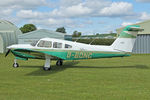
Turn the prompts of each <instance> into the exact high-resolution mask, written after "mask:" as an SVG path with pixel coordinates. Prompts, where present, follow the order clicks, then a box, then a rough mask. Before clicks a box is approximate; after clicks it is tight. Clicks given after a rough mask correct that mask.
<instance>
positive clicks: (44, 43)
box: [37, 40, 52, 48]
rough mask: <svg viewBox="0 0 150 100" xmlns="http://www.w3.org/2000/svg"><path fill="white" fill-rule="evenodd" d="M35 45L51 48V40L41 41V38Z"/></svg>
mask: <svg viewBox="0 0 150 100" xmlns="http://www.w3.org/2000/svg"><path fill="white" fill-rule="evenodd" d="M37 46H38V47H45V48H51V47H52V42H51V41H43V40H41V41H40V42H39V44H38V45H37Z"/></svg>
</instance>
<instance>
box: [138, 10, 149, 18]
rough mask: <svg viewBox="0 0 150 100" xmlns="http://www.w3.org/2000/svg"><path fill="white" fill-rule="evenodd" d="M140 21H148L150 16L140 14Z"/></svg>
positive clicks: (144, 13)
mask: <svg viewBox="0 0 150 100" xmlns="http://www.w3.org/2000/svg"><path fill="white" fill-rule="evenodd" d="M139 19H140V20H148V19H150V14H148V13H146V12H143V13H141V16H140V17H139Z"/></svg>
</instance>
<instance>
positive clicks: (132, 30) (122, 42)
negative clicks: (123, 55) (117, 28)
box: [111, 25, 144, 52]
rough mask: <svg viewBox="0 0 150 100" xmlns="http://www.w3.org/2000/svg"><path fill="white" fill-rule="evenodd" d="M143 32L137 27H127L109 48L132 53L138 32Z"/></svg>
mask: <svg viewBox="0 0 150 100" xmlns="http://www.w3.org/2000/svg"><path fill="white" fill-rule="evenodd" d="M143 30H144V29H141V28H140V26H139V25H128V26H126V27H125V28H124V29H123V31H122V32H121V33H120V36H119V37H118V38H117V39H116V40H115V41H114V43H113V44H112V45H111V46H112V47H113V49H114V50H118V51H123V52H132V49H133V46H134V43H135V40H136V37H137V34H138V32H139V31H143Z"/></svg>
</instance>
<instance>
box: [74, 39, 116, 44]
mask: <svg viewBox="0 0 150 100" xmlns="http://www.w3.org/2000/svg"><path fill="white" fill-rule="evenodd" d="M73 41H76V40H75V39H73ZM92 41H93V42H92ZM114 41H115V39H95V40H93V39H78V40H77V42H80V43H86V44H90V43H91V42H92V43H91V45H111V44H112V43H113V42H114Z"/></svg>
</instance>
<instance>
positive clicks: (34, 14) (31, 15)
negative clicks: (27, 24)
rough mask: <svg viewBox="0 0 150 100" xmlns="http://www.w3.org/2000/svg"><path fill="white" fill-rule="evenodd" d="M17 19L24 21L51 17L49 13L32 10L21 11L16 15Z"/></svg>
mask: <svg viewBox="0 0 150 100" xmlns="http://www.w3.org/2000/svg"><path fill="white" fill-rule="evenodd" d="M16 16H17V17H19V18H22V19H42V18H47V17H48V16H49V13H48V12H44V13H43V12H38V11H32V10H20V11H18V12H17V14H16Z"/></svg>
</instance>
